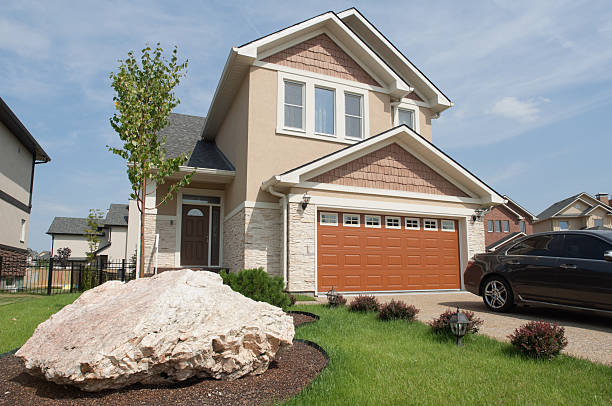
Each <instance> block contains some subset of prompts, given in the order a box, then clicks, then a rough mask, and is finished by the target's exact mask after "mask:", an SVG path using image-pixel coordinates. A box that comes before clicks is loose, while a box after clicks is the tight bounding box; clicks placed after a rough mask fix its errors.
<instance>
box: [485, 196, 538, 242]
mask: <svg viewBox="0 0 612 406" xmlns="http://www.w3.org/2000/svg"><path fill="white" fill-rule="evenodd" d="M504 199H506V203H504V204H500V205H499V206H494V207H492V208H491V209H490V210H488V211H487V212H486V213H485V216H484V227H485V244H486V248H487V251H493V250H495V249H497V248H498V247H500V246H501V245H503V244H505V243H507V242H509V241H512V240H514V239H516V238H519V237H522V236H524V235H527V234H532V233H533V222H534V221H536V220H537V217H536V216H534V215H533V214H531V213H530V212H529V210H527V209H525V208H524V207H523V206H521V205H520V204H518V203H517V202H515V201H514V200H512V199H510V198H509V197H508V196H506V195H504Z"/></svg>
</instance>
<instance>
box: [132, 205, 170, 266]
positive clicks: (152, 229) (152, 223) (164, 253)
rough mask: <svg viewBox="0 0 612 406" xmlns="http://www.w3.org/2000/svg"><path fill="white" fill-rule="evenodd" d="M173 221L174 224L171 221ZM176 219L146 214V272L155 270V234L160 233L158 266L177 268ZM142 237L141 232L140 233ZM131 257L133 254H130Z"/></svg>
mask: <svg viewBox="0 0 612 406" xmlns="http://www.w3.org/2000/svg"><path fill="white" fill-rule="evenodd" d="M171 221H172V224H170V222H171ZM176 227H177V224H176V219H172V220H169V219H163V218H159V217H158V216H157V215H156V214H146V215H145V238H144V239H145V273H146V274H152V273H154V272H155V234H159V249H158V254H157V268H158V270H160V269H168V268H175V267H176V265H175V264H174V253H175V251H176ZM138 235H139V238H140V233H138ZM129 257H131V254H130V255H129Z"/></svg>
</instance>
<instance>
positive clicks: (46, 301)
mask: <svg viewBox="0 0 612 406" xmlns="http://www.w3.org/2000/svg"><path fill="white" fill-rule="evenodd" d="M77 297H79V294H78V293H72V294H62V295H52V296H38V295H20V294H11V295H1V296H0V304H2V305H0V354H1V353H4V352H7V351H10V350H13V349H15V348H17V347H20V346H22V345H23V343H25V342H26V341H27V339H28V338H30V336H31V335H32V333H33V332H34V329H36V326H38V325H39V324H40V323H41V322H43V321H45V320H47V319H48V318H49V316H51V315H52V314H53V313H55V312H57V311H58V310H60V309H61V308H62V307H64V306H66V305H67V304H69V303H72V302H73V301H74V300H75V299H76V298H77Z"/></svg>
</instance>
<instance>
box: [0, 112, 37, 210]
mask: <svg viewBox="0 0 612 406" xmlns="http://www.w3.org/2000/svg"><path fill="white" fill-rule="evenodd" d="M0 146H1V147H0V190H2V191H3V192H5V193H8V194H9V195H11V196H12V197H14V198H15V199H17V200H19V201H20V202H21V203H23V204H25V205H28V204H29V203H30V180H31V177H32V159H33V157H32V153H31V152H30V151H28V150H27V148H25V147H24V146H23V144H22V143H21V142H20V141H19V140H18V139H17V138H16V137H15V136H14V135H13V133H11V132H10V131H9V129H8V128H6V126H5V125H4V124H3V123H1V122H0Z"/></svg>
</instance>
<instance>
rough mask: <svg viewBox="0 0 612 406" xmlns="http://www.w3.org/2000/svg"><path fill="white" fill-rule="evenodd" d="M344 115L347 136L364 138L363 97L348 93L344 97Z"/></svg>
mask: <svg viewBox="0 0 612 406" xmlns="http://www.w3.org/2000/svg"><path fill="white" fill-rule="evenodd" d="M344 115H345V117H346V121H345V131H346V136H347V137H351V138H363V96H361V95H358V94H351V93H346V94H345V95H344Z"/></svg>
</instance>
